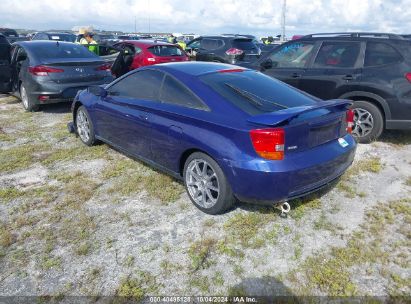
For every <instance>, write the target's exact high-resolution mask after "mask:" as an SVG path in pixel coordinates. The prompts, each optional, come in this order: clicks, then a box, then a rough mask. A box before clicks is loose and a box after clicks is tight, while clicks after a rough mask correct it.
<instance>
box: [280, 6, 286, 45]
mask: <svg viewBox="0 0 411 304" xmlns="http://www.w3.org/2000/svg"><path fill="white" fill-rule="evenodd" d="M286 10H287V0H283V10H282V14H281V42H285V13H286Z"/></svg>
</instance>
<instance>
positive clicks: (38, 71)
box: [29, 65, 64, 76]
mask: <svg viewBox="0 0 411 304" xmlns="http://www.w3.org/2000/svg"><path fill="white" fill-rule="evenodd" d="M62 72H64V70H63V69H57V68H52V67H48V66H44V65H37V66H34V67H29V73H30V74H33V75H35V76H47V75H48V74H49V73H62Z"/></svg>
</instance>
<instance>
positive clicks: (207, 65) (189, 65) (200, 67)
mask: <svg viewBox="0 0 411 304" xmlns="http://www.w3.org/2000/svg"><path fill="white" fill-rule="evenodd" d="M147 68H156V69H159V70H164V71H168V72H172V71H176V72H180V73H182V74H186V75H190V76H201V75H206V74H211V73H216V72H219V71H222V70H233V69H237V70H238V69H242V70H245V71H248V70H249V69H247V68H243V67H239V66H236V65H231V64H226V63H218V62H201V61H191V62H170V63H162V64H159V65H154V66H150V67H147Z"/></svg>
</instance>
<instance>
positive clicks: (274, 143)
mask: <svg viewBox="0 0 411 304" xmlns="http://www.w3.org/2000/svg"><path fill="white" fill-rule="evenodd" d="M250 137H251V142H252V143H253V146H254V150H255V152H257V154H258V155H259V156H261V157H262V158H265V159H270V160H282V159H284V144H285V132H284V129H281V128H275V129H257V130H251V131H250Z"/></svg>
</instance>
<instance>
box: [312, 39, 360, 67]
mask: <svg viewBox="0 0 411 304" xmlns="http://www.w3.org/2000/svg"><path fill="white" fill-rule="evenodd" d="M359 54H360V43H359V42H324V43H323V44H322V46H321V48H320V50H319V52H318V55H317V57H316V58H315V61H314V65H313V67H314V68H353V67H354V66H355V63H356V62H357V58H358V55H359Z"/></svg>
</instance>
